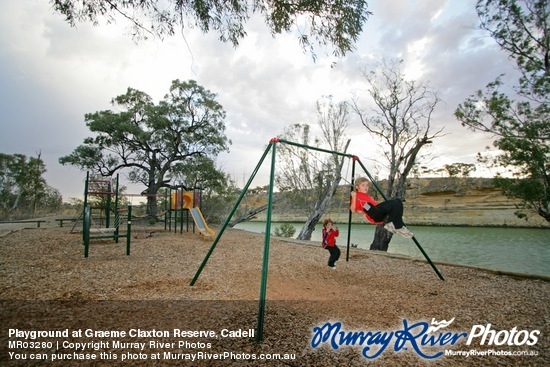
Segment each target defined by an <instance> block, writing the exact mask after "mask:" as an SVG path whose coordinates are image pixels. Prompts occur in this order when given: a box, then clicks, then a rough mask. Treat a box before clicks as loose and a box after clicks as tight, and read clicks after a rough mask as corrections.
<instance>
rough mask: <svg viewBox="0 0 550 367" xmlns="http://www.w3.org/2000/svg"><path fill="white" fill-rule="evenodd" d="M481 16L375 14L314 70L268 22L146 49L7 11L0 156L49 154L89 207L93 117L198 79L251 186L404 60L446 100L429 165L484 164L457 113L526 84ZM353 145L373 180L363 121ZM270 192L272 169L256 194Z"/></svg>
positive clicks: (20, 10)
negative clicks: (69, 161)
mask: <svg viewBox="0 0 550 367" xmlns="http://www.w3.org/2000/svg"><path fill="white" fill-rule="evenodd" d="M474 6H475V0H394V1H372V2H370V3H369V9H370V10H371V11H372V12H373V13H374V14H373V15H372V16H371V17H370V18H369V20H368V21H367V23H366V25H365V27H364V31H363V33H362V35H361V38H360V40H359V42H358V44H357V50H356V51H355V52H353V53H351V54H349V55H346V57H344V58H340V59H335V58H334V57H332V56H331V55H330V54H328V55H327V54H326V53H324V52H323V50H319V51H318V58H317V60H316V61H314V60H312V58H311V55H309V54H308V53H304V52H303V51H302V49H301V48H300V47H299V45H298V42H297V39H296V35H295V34H285V35H280V36H277V37H275V38H273V37H271V35H270V34H269V32H268V30H267V29H266V28H265V26H264V25H263V24H262V22H261V20H257V19H253V20H252V21H251V22H250V23H249V24H248V25H247V28H246V29H247V32H248V37H247V38H246V39H244V40H243V41H242V42H241V45H240V46H239V47H238V48H236V49H235V48H233V46H232V45H230V44H223V43H221V42H220V41H218V40H217V34H206V35H205V34H202V33H200V32H198V31H193V30H185V32H184V33H183V34H179V35H177V36H175V37H172V38H169V39H165V40H164V41H160V40H149V41H142V42H140V43H137V44H136V43H135V42H134V41H133V40H132V39H131V37H130V36H129V35H127V34H126V27H125V25H124V24H122V23H119V24H117V25H114V26H105V25H103V26H98V27H93V26H92V25H90V24H78V26H77V27H76V28H71V27H70V26H69V25H68V24H67V23H65V22H64V20H63V18H62V16H61V15H59V14H56V13H54V12H53V10H52V9H51V6H50V4H49V2H48V1H47V0H0V10H1V11H0V83H1V88H0V93H1V95H0V125H1V127H2V128H1V129H2V133H1V134H0V152H2V153H6V154H15V153H21V154H25V155H27V156H36V154H37V153H38V152H41V154H42V158H43V160H44V161H45V163H46V166H47V169H48V172H47V173H46V175H45V177H46V180H47V182H48V184H50V185H51V186H53V187H55V188H57V189H58V190H60V191H61V193H62V194H63V196H64V199H65V200H67V199H68V198H69V197H81V196H82V190H83V179H84V176H85V173H83V172H80V171H79V170H78V169H76V168H74V167H66V166H61V165H60V164H59V163H58V159H59V157H61V156H64V155H67V154H70V153H71V152H72V150H73V149H74V148H75V147H76V146H78V145H80V144H81V143H82V141H83V139H84V138H85V137H87V136H89V135H90V133H89V131H88V130H87V128H86V126H85V125H84V114H85V113H90V112H95V111H99V110H104V109H110V108H111V106H110V104H109V101H110V100H111V98H113V97H115V96H118V95H120V94H123V93H124V92H125V91H126V89H127V88H128V87H132V88H135V89H139V90H142V91H144V92H146V93H148V94H149V95H150V96H152V97H153V99H154V100H155V101H156V102H158V101H159V100H160V99H162V97H163V96H164V95H165V94H166V92H167V91H168V88H169V86H170V83H171V81H172V80H174V79H180V80H188V79H194V80H196V81H197V82H198V83H199V84H200V85H202V86H204V87H205V88H207V89H209V90H210V91H212V92H214V93H216V94H217V95H218V101H219V102H220V103H221V104H222V105H223V107H224V109H225V111H226V113H227V119H226V123H227V135H228V137H229V138H230V139H231V140H232V142H233V144H232V145H231V147H230V152H229V153H226V154H223V155H221V156H220V157H219V159H218V162H219V165H220V166H221V167H223V169H224V170H225V171H226V172H228V173H230V174H231V175H232V176H233V177H234V178H235V179H236V181H237V183H238V184H239V185H242V184H243V181H244V180H246V179H247V178H248V177H249V175H250V174H251V172H252V171H253V169H254V167H255V166H256V164H257V162H258V160H259V158H260V156H261V154H262V152H263V150H264V149H265V146H266V144H267V143H268V142H269V140H270V139H271V138H272V137H275V136H277V135H279V134H280V133H281V132H282V131H283V128H284V127H285V126H288V125H290V124H293V123H304V122H307V123H310V124H312V125H314V124H315V123H316V121H315V103H316V101H317V100H319V99H320V98H321V97H323V96H326V95H332V96H333V99H334V101H336V102H338V101H346V100H350V98H351V96H352V93H353V92H355V91H358V90H364V89H365V88H366V85H365V83H364V81H363V80H362V79H361V76H360V70H361V69H362V68H363V67H364V66H365V65H369V64H370V63H372V62H373V61H376V60H382V59H383V58H386V59H392V58H402V59H404V60H405V63H406V65H407V68H406V73H407V75H408V77H410V78H413V79H415V80H422V81H429V83H430V85H431V86H432V87H433V88H434V89H436V90H438V93H439V97H440V98H441V99H442V102H441V103H440V104H439V105H438V107H437V111H436V113H435V116H434V124H435V125H436V128H439V127H443V126H444V127H445V130H444V132H445V133H446V136H444V137H442V138H440V139H436V140H435V141H434V144H433V146H432V147H431V148H430V149H431V150H430V153H431V154H432V158H433V160H432V161H431V162H430V165H431V166H432V167H442V166H443V165H444V164H447V163H453V162H462V163H475V155H476V153H477V152H479V151H483V150H484V148H485V146H487V145H488V144H489V143H490V140H488V139H487V138H488V137H486V136H483V135H481V134H473V133H471V132H469V131H467V130H466V129H464V128H463V127H461V126H460V124H459V123H458V122H457V121H456V119H455V118H454V117H453V112H454V110H455V108H456V107H457V105H458V104H459V103H461V102H463V101H464V100H465V99H466V98H467V97H468V96H469V95H470V94H472V93H473V92H474V91H476V90H477V89H481V88H483V87H484V86H485V85H486V84H487V83H488V82H490V81H492V80H494V79H495V78H496V77H497V76H498V75H500V74H502V73H505V74H506V76H505V80H507V79H509V80H512V81H513V80H515V71H514V68H513V64H512V62H511V61H510V60H508V59H507V57H506V55H505V54H504V53H502V52H501V51H500V50H499V49H498V47H497V46H496V45H495V44H494V42H492V39H491V38H489V37H488V36H487V35H486V34H485V33H483V32H481V31H479V30H476V25H477V16H476V13H475V8H474ZM348 135H349V137H351V139H352V142H351V146H350V149H349V150H348V151H349V152H350V153H352V154H355V155H357V156H359V157H360V158H361V160H362V161H363V162H364V163H365V164H366V165H367V167H368V168H369V170H370V167H369V164H371V163H370V162H371V160H370V158H371V157H372V154H373V150H372V149H369V146H368V144H365V142H368V140H369V139H368V136H367V134H366V131H365V129H364V127H362V126H361V125H360V123H359V121H358V120H357V119H356V117H355V116H351V120H350V127H349V130H348ZM372 164H374V163H372ZM266 182H267V177H266V170H262V171H261V172H260V175H259V176H258V178H257V180H256V181H255V185H254V186H256V185H263V184H265V183H266ZM137 191H140V190H139V189H137V188H136V192H137Z"/></svg>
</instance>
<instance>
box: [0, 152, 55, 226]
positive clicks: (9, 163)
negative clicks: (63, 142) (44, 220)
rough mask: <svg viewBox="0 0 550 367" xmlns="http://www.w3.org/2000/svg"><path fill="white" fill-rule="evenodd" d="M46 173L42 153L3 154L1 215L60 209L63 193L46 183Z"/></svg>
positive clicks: (0, 168)
mask: <svg viewBox="0 0 550 367" xmlns="http://www.w3.org/2000/svg"><path fill="white" fill-rule="evenodd" d="M44 173H46V165H45V164H44V161H43V160H42V158H41V154H40V153H39V154H38V156H37V157H27V156H26V155H24V154H3V153H0V213H1V214H2V215H3V216H6V215H9V214H11V213H14V212H18V214H30V215H32V214H34V213H35V212H36V210H37V209H38V208H42V209H48V210H55V209H58V208H59V207H60V206H61V202H62V198H61V194H60V193H59V191H58V190H56V189H54V188H53V187H51V186H49V185H48V184H47V183H46V179H45V178H44V177H43V175H44Z"/></svg>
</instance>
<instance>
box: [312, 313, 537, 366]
mask: <svg viewBox="0 0 550 367" xmlns="http://www.w3.org/2000/svg"><path fill="white" fill-rule="evenodd" d="M454 320H455V318H454V317H453V318H452V319H450V320H448V321H447V320H441V321H437V320H436V319H432V321H431V324H429V323H428V322H425V321H420V322H415V323H410V322H409V321H408V320H406V319H404V320H402V322H403V326H402V328H401V327H400V328H398V329H396V330H392V331H381V330H372V331H371V330H346V329H345V328H344V326H343V325H342V323H341V322H338V321H336V322H326V323H325V324H323V325H320V326H315V327H314V328H313V335H312V337H311V347H312V348H318V347H320V346H322V345H328V346H329V347H331V348H332V349H334V350H337V349H340V348H342V347H361V355H362V356H363V357H364V358H367V359H375V358H378V357H379V356H380V355H382V353H384V352H385V351H386V350H391V349H393V351H394V352H395V353H398V352H401V351H407V350H412V351H414V352H416V353H417V354H418V355H419V356H420V357H422V358H425V359H435V358H439V357H441V356H442V355H443V354H446V355H449V353H447V351H448V350H447V349H446V348H448V347H452V346H454V345H455V344H457V343H458V342H459V341H461V340H466V345H471V344H472V343H474V342H479V345H488V346H492V345H496V346H502V345H509V346H523V345H528V346H532V345H535V344H536V343H537V342H538V336H539V335H540V331H539V330H533V331H527V330H518V329H517V327H514V328H512V329H511V330H500V331H497V330H493V329H492V328H491V324H487V325H474V326H473V327H472V329H471V330H470V332H469V333H467V332H453V331H446V330H445V329H446V328H448V327H449V326H450V325H451V324H452V323H453V322H454ZM439 347H440V348H441V349H442V350H437V349H438V348H439Z"/></svg>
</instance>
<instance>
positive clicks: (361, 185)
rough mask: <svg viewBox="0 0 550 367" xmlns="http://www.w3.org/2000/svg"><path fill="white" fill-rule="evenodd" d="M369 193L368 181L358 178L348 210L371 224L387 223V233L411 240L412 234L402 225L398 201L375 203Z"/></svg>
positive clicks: (400, 203)
mask: <svg viewBox="0 0 550 367" xmlns="http://www.w3.org/2000/svg"><path fill="white" fill-rule="evenodd" d="M368 192H369V180H368V179H367V178H366V177H359V178H358V179H357V180H355V191H352V193H351V204H350V210H351V211H352V212H354V213H362V214H364V215H365V218H366V219H367V220H368V221H369V222H371V223H373V224H383V223H384V220H386V219H387V220H388V223H386V224H385V225H384V229H386V230H387V231H388V232H391V233H394V234H396V233H397V234H399V235H401V236H403V237H405V238H412V237H413V236H414V234H413V233H412V232H411V231H409V229H408V228H407V227H405V224H404V223H403V203H402V202H401V200H399V199H389V200H386V201H383V202H381V203H377V202H376V200H374V198H373V197H372V196H370V195H369V194H368Z"/></svg>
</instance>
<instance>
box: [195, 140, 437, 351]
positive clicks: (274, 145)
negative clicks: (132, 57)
mask: <svg viewBox="0 0 550 367" xmlns="http://www.w3.org/2000/svg"><path fill="white" fill-rule="evenodd" d="M279 143H281V144H288V145H291V146H296V147H299V148H303V149H309V150H313V151H318V152H322V153H328V154H333V155H337V156H340V157H344V158H349V159H352V162H353V165H352V172H351V177H352V178H351V190H353V183H354V177H355V169H356V164H359V166H360V167H361V168H362V169H363V171H364V172H365V174H366V175H367V177H368V178H369V179H370V181H371V182H372V183H373V185H374V187H375V188H376V190H377V191H378V192H379V193H380V195H381V196H382V197H383V199H384V200H387V199H388V198H387V197H386V194H385V193H384V191H383V190H382V189H381V188H380V186H379V185H378V183H377V182H376V181H375V180H374V178H373V177H372V175H371V174H370V173H369V171H368V170H367V168H366V167H365V166H364V165H363V163H362V162H361V160H360V159H359V158H358V157H357V156H355V155H351V154H347V153H341V152H337V151H332V150H327V149H322V148H317V147H312V146H308V145H304V144H300V143H295V142H291V141H288V140H284V139H279V138H273V139H271V140H270V141H269V145H268V146H267V148H266V149H265V151H264V153H263V155H262V157H261V158H260V160H259V162H258V164H257V165H256V168H255V169H254V171H253V172H252V174H251V176H250V178H249V179H248V181H247V183H246V185H245V186H244V188H243V189H242V191H241V193H240V195H239V197H238V198H237V201H236V202H235V204H234V205H233V208H232V209H231V211H230V212H229V214H228V215H227V218H226V220H225V222H224V223H223V225H222V227H221V228H220V230H219V232H218V234H217V235H216V237H215V239H214V242H213V243H212V245H211V246H210V249H209V250H208V252H207V253H206V256H205V257H204V260H203V261H202V263H201V264H200V266H199V268H198V269H197V272H196V273H195V276H194V277H193V279H192V280H191V283H190V286H194V285H195V283H196V282H197V280H198V278H199V276H200V274H201V272H202V270H203V269H204V267H205V266H206V263H207V262H208V259H209V258H210V256H211V255H212V253H213V252H214V249H215V248H216V246H217V244H218V242H219V240H220V238H221V236H222V235H223V233H224V231H225V229H226V228H227V226H228V225H229V222H230V220H231V217H232V216H233V214H235V211H236V210H237V207H238V206H239V204H240V202H241V200H242V199H243V197H244V195H245V194H246V192H247V191H248V188H249V187H250V185H251V184H252V181H253V180H254V178H255V177H256V174H257V173H258V171H259V170H260V168H261V166H262V164H263V162H264V160H265V158H266V157H267V155H268V153H269V151H272V153H271V173H270V178H269V191H268V204H267V214H266V229H265V240H264V251H263V264H262V278H261V284H260V300H259V310H258V327H257V333H256V340H257V341H258V342H259V341H262V339H263V325H264V318H265V303H266V293H267V275H268V263H269V244H270V239H271V214H272V207H273V186H274V181H275V162H276V156H277V154H276V153H277V144H279ZM352 214H353V213H352V212H351V210H350V211H349V214H348V233H347V246H346V247H347V256H346V261H349V251H350V238H351V219H352ZM412 240H413V242H414V243H415V244H416V246H417V247H418V249H419V250H420V252H421V253H422V255H424V257H425V258H426V260H427V262H428V263H429V264H430V266H431V267H432V269H433V270H434V271H435V273H436V274H437V276H438V277H439V279H441V280H442V281H445V278H444V277H443V275H442V274H441V272H440V271H439V269H438V268H437V267H436V266H435V264H434V263H433V262H432V260H431V259H430V257H429V256H428V254H427V253H426V251H424V249H423V248H422V246H421V245H420V243H419V242H418V240H417V239H416V238H415V237H412Z"/></svg>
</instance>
